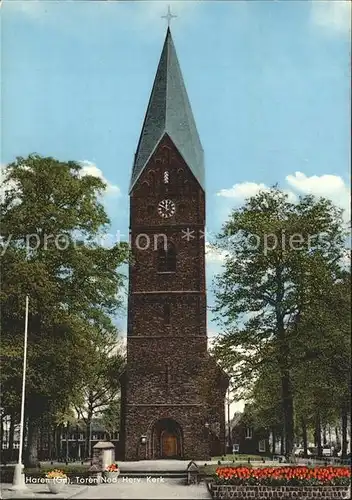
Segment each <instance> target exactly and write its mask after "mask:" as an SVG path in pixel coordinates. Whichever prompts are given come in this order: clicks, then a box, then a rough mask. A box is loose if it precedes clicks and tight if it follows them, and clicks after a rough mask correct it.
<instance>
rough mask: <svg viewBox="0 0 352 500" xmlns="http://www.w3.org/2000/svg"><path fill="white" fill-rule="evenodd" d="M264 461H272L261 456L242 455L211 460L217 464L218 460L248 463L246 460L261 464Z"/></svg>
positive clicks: (224, 456)
mask: <svg viewBox="0 0 352 500" xmlns="http://www.w3.org/2000/svg"><path fill="white" fill-rule="evenodd" d="M263 458H264V460H266V461H267V460H272V458H271V457H270V456H267V457H265V456H263V455H243V454H240V453H235V454H234V455H232V454H231V455H222V456H221V457H212V460H216V461H217V462H218V461H219V460H220V461H221V462H232V460H235V462H248V459H250V460H251V461H253V462H254V461H258V462H261V461H262V459H263Z"/></svg>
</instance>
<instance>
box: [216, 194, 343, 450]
mask: <svg viewBox="0 0 352 500" xmlns="http://www.w3.org/2000/svg"><path fill="white" fill-rule="evenodd" d="M344 243H345V231H344V225H343V221H342V211H341V210H339V209H337V208H336V207H335V206H334V205H333V204H332V203H331V202H330V201H329V200H326V199H323V198H320V199H315V198H313V197H312V196H305V197H302V198H300V199H299V201H298V202H297V203H291V202H290V201H289V200H288V196H287V195H286V194H285V193H284V192H282V191H280V190H279V189H278V188H277V187H274V188H272V189H271V190H270V191H267V192H266V191H263V192H260V193H258V194H257V195H256V196H254V197H252V198H250V199H249V200H247V202H246V203H245V205H244V206H243V207H241V208H239V209H236V210H234V211H233V212H232V214H231V215H230V217H229V220H228V221H227V222H226V223H225V224H224V226H223V228H222V232H221V234H220V235H219V237H218V241H217V246H218V247H220V248H222V249H226V251H227V253H228V257H227V259H226V261H225V264H224V271H223V273H222V274H221V275H219V276H218V277H217V279H216V281H215V285H216V290H215V292H216V298H217V300H216V307H215V311H216V312H217V313H218V320H219V323H220V324H221V325H222V326H223V328H224V330H225V334H224V335H223V337H222V339H220V341H219V342H218V347H217V351H218V356H219V357H220V359H221V360H222V362H223V364H224V366H226V368H227V369H228V370H229V371H230V372H232V373H235V376H236V378H237V381H238V382H240V381H241V383H242V385H244V386H247V387H248V386H249V387H251V386H253V383H254V381H255V380H256V379H257V378H258V376H259V375H260V369H261V367H262V366H263V365H266V364H267V363H268V362H270V360H271V359H272V356H274V358H275V362H276V363H277V366H278V372H279V374H280V387H281V401H282V412H283V422H284V432H285V453H286V455H287V456H291V453H292V450H293V444H294V407H293V397H294V392H293V380H292V370H293V366H294V365H295V351H296V344H297V342H299V341H300V342H304V332H302V330H301V329H299V328H298V325H299V324H300V320H301V317H302V315H304V314H305V312H306V311H308V310H309V307H310V304H311V303H312V302H313V301H314V300H315V297H316V296H321V295H322V294H323V293H324V291H325V290H327V289H328V288H329V287H331V285H332V283H334V282H335V281H336V279H337V277H338V275H339V272H340V266H341V259H342V258H343V256H344V254H345V247H344ZM302 336H303V338H302Z"/></svg>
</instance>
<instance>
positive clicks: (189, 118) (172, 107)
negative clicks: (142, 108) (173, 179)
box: [130, 29, 205, 191]
mask: <svg viewBox="0 0 352 500" xmlns="http://www.w3.org/2000/svg"><path fill="white" fill-rule="evenodd" d="M165 134H168V136H169V137H170V139H171V140H172V142H173V143H174V144H175V146H176V148H177V149H178V151H179V153H180V154H181V156H182V157H183V159H184V161H185V162H186V164H187V165H188V166H189V168H190V169H191V171H192V173H193V175H194V176H195V177H196V179H197V180H198V182H199V184H200V185H201V187H202V188H203V189H204V180H205V179H204V154H203V148H202V145H201V142H200V139H199V136H198V132H197V127H196V124H195V120H194V117H193V113H192V109H191V105H190V102H189V99H188V96H187V91H186V87H185V84H184V81H183V77H182V73H181V69H180V65H179V62H178V59H177V54H176V50H175V46H174V43H173V40H172V36H171V31H170V29H168V30H167V33H166V38H165V42H164V47H163V50H162V53H161V57H160V61H159V66H158V69H157V72H156V76H155V80H154V85H153V89H152V93H151V96H150V100H149V104H148V108H147V112H146V115H145V119H144V123H143V127H142V132H141V135H140V139H139V142H138V146H137V151H136V154H135V158H134V164H133V170H132V177H131V184H130V191H131V190H132V189H133V186H134V185H135V183H136V181H137V179H138V178H139V176H140V174H141V173H142V171H143V169H144V167H145V166H146V164H147V162H148V160H149V158H150V156H151V155H152V154H153V152H154V150H155V149H156V147H157V146H158V144H159V142H160V141H161V139H162V138H163V137H164V135H165Z"/></svg>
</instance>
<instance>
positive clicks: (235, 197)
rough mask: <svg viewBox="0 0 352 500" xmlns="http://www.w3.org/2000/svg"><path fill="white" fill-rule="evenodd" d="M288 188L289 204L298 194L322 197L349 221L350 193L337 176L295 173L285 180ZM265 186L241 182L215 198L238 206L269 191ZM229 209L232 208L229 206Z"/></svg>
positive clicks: (286, 191) (219, 193) (286, 190)
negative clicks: (340, 210) (330, 202)
mask: <svg viewBox="0 0 352 500" xmlns="http://www.w3.org/2000/svg"><path fill="white" fill-rule="evenodd" d="M285 180H286V182H287V184H288V185H289V187H288V188H285V189H283V191H284V192H285V193H286V194H287V195H288V200H289V201H290V202H291V203H295V202H296V201H297V199H298V198H297V195H299V194H303V195H306V194H311V195H313V196H316V197H321V196H322V197H324V198H328V199H329V200H331V201H332V202H333V203H334V204H335V205H337V206H338V207H340V208H342V209H343V210H344V211H345V215H344V216H345V219H346V220H349V219H350V217H351V215H350V198H351V191H350V188H349V186H348V185H347V184H346V183H345V182H344V180H343V179H342V178H341V177H340V176H338V175H332V174H330V175H320V176H319V175H312V176H307V175H306V174H304V173H303V172H295V173H294V174H290V175H287V176H286V178H285ZM269 189H270V188H269V187H268V186H266V185H265V184H258V183H255V182H242V183H240V184H235V185H234V186H233V187H232V188H230V189H221V190H220V191H219V192H218V193H217V196H220V197H223V198H228V199H230V200H231V203H232V204H235V205H240V204H242V203H243V202H244V201H245V200H246V199H248V198H250V197H251V196H255V195H256V194H257V193H259V192H260V191H269ZM231 208H233V207H232V206H231Z"/></svg>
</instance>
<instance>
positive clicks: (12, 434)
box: [9, 413, 15, 462]
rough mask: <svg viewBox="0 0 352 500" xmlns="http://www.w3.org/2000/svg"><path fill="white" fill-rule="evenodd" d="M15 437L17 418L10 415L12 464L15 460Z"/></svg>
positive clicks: (10, 455)
mask: <svg viewBox="0 0 352 500" xmlns="http://www.w3.org/2000/svg"><path fill="white" fill-rule="evenodd" d="M14 437H15V416H14V414H13V413H12V414H11V415H10V430H9V460H10V462H12V460H14V448H13V442H14Z"/></svg>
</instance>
